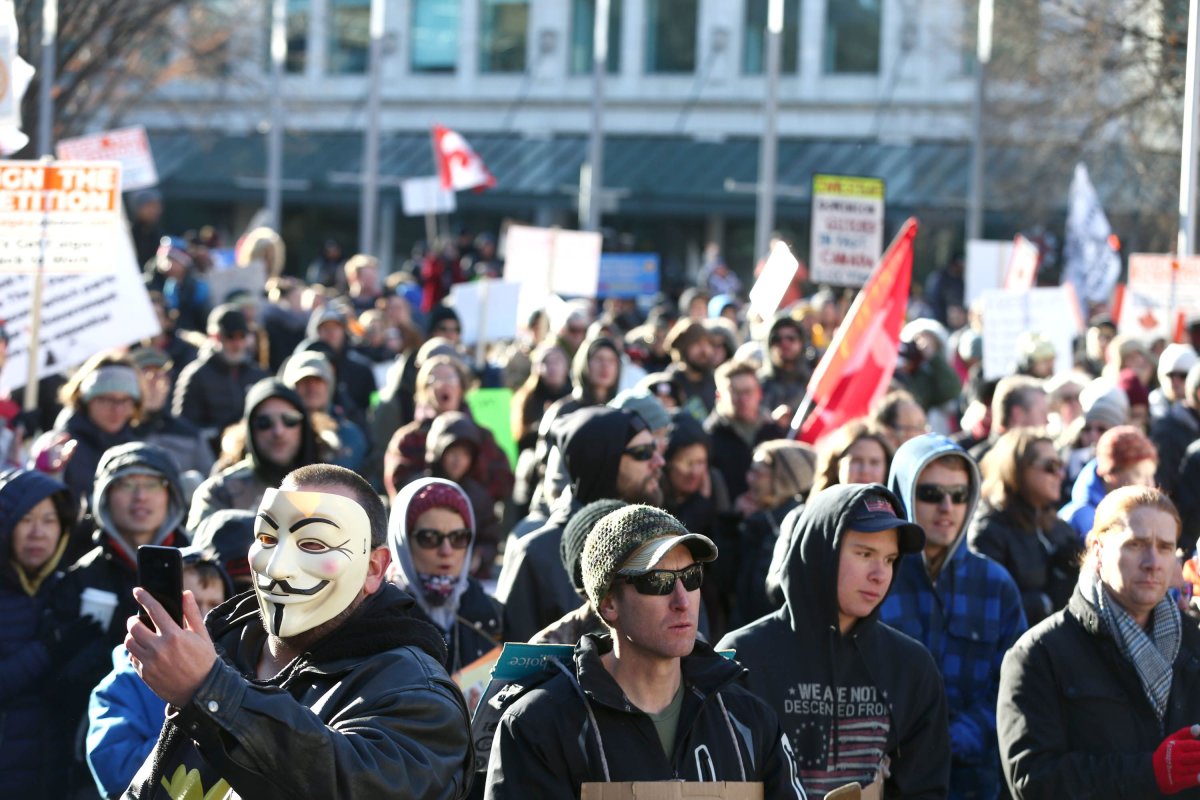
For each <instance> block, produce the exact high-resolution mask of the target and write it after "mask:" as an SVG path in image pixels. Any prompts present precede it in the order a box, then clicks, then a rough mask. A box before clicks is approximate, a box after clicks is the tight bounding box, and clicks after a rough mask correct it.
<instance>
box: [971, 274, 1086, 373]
mask: <svg viewBox="0 0 1200 800" xmlns="http://www.w3.org/2000/svg"><path fill="white" fill-rule="evenodd" d="M1071 302H1072V299H1071V295H1070V294H1069V293H1068V292H1067V290H1066V289H1064V288H1063V287H1061V286H1054V287H1048V288H1043V289H991V290H988V291H986V292H984V293H983V378H984V380H989V381H991V380H996V379H998V378H1002V377H1004V376H1005V375H1012V374H1013V373H1014V372H1016V370H1017V357H1018V354H1017V346H1018V340H1019V339H1020V337H1021V334H1022V333H1024V332H1025V331H1031V332H1034V333H1040V334H1041V335H1043V336H1045V337H1046V338H1047V339H1049V340H1050V341H1051V342H1052V343H1053V344H1054V373H1055V374H1056V375H1057V374H1060V373H1064V372H1067V371H1069V370H1070V369H1071V364H1072V363H1073V361H1072V344H1073V343H1074V340H1075V336H1076V335H1077V334H1078V333H1079V331H1078V328H1077V323H1078V317H1077V315H1075V314H1071V313H1070V312H1069V309H1070V303H1071ZM1064 311H1066V313H1064Z"/></svg>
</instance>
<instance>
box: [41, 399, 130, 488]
mask: <svg viewBox="0 0 1200 800" xmlns="http://www.w3.org/2000/svg"><path fill="white" fill-rule="evenodd" d="M58 422H59V425H58V427H59V428H60V429H61V430H63V431H65V432H66V433H67V435H69V436H70V437H71V438H72V439H74V440H75V449H74V451H72V453H71V458H70V460H69V461H67V465H66V466H65V467H64V468H63V472H62V480H63V483H65V484H66V485H67V488H69V489H70V490H71V493H72V494H74V495H75V497H76V498H78V499H81V500H83V501H84V503H85V505H86V506H87V507H88V509H91V501H92V487H93V485H94V484H95V480H96V468H97V467H98V466H99V465H100V457H101V456H102V455H104V451H105V450H107V449H108V448H110V447H116V446H117V445H120V444H127V443H129V442H132V441H134V440H135V439H137V438H138V437H137V436H136V435H135V434H134V432H133V428H132V427H131V426H130V425H128V424H127V425H125V427H124V428H122V429H121V430H119V431H117V432H116V433H105V432H104V431H102V430H100V428H99V427H98V426H97V425H96V423H94V422H92V421H91V420H90V419H88V416H87V412H86V411H79V412H74V411H71V410H70V409H63V411H62V413H60V414H59V415H58Z"/></svg>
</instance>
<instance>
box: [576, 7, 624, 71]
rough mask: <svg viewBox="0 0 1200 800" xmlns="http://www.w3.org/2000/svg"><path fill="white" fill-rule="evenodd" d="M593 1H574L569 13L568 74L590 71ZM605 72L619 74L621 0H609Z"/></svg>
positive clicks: (594, 12) (593, 14)
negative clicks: (569, 72)
mask: <svg viewBox="0 0 1200 800" xmlns="http://www.w3.org/2000/svg"><path fill="white" fill-rule="evenodd" d="M595 19H596V0H575V1H574V3H573V4H572V11H571V53H570V56H569V57H570V59H571V74H572V75H590V74H591V72H592V38H593V37H592V25H593V23H594V21H595ZM608 71H609V72H611V73H617V72H620V71H621V0H608Z"/></svg>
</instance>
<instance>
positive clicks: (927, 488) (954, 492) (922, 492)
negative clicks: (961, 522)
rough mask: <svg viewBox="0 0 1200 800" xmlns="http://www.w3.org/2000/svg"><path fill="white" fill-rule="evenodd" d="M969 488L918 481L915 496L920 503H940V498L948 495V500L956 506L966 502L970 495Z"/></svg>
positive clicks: (942, 498)
mask: <svg viewBox="0 0 1200 800" xmlns="http://www.w3.org/2000/svg"><path fill="white" fill-rule="evenodd" d="M970 495H971V490H970V488H969V487H966V486H940V485H938V484H936V483H918V484H917V491H916V497H917V500H919V501H921V502H922V503H935V504H937V505H941V503H942V500H944V499H945V498H947V497H949V498H950V502H951V503H953V504H954V505H956V506H961V505H962V504H963V503H965V502H967V498H968V497H970Z"/></svg>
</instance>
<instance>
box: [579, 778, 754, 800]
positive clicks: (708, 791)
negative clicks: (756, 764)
mask: <svg viewBox="0 0 1200 800" xmlns="http://www.w3.org/2000/svg"><path fill="white" fill-rule="evenodd" d="M582 788H583V794H582V795H580V797H581V798H582V800H701V798H703V800H762V797H763V785H762V784H761V783H736V782H734V781H718V782H714V783H684V782H681V781H629V782H625V783H585V784H583V787H582Z"/></svg>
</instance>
